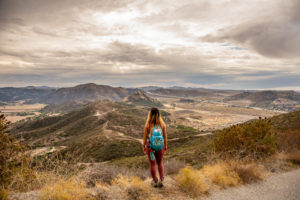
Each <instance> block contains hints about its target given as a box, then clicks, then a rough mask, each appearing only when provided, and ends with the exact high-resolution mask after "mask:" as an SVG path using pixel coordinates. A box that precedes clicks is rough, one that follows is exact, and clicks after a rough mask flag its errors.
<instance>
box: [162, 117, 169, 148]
mask: <svg viewBox="0 0 300 200" xmlns="http://www.w3.org/2000/svg"><path fill="white" fill-rule="evenodd" d="M162 131H163V136H164V148H165V151H167V144H168V137H167V127H166V124H165V123H164V125H163V127H162Z"/></svg>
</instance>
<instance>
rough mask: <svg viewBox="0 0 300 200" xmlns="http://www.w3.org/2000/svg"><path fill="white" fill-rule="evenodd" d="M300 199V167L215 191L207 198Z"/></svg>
mask: <svg viewBox="0 0 300 200" xmlns="http://www.w3.org/2000/svg"><path fill="white" fill-rule="evenodd" d="M260 199H261V200H298V199H300V169H297V170H293V171H290V172H286V173H281V174H276V175H272V176H270V177H268V178H266V179H265V180H264V181H262V182H260V183H257V184H251V185H243V186H240V187H235V188H229V189H227V190H222V191H217V192H213V193H212V195H211V196H209V197H207V198H205V200H260Z"/></svg>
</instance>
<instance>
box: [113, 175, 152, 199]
mask: <svg viewBox="0 0 300 200" xmlns="http://www.w3.org/2000/svg"><path fill="white" fill-rule="evenodd" d="M112 185H117V186H119V187H121V188H122V189H123V190H125V191H126V193H127V196H128V199H136V200H138V199H145V198H147V197H148V196H149V192H150V190H151V189H150V185H149V184H146V183H145V182H144V181H142V180H141V179H140V178H139V177H135V176H130V177H128V176H123V175H121V174H120V175H118V177H117V178H115V179H114V180H113V181H112Z"/></svg>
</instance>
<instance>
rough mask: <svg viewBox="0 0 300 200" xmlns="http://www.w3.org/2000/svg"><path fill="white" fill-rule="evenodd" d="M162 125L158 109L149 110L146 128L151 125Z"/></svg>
mask: <svg viewBox="0 0 300 200" xmlns="http://www.w3.org/2000/svg"><path fill="white" fill-rule="evenodd" d="M163 123H164V121H163V119H162V117H161V114H160V112H159V110H158V108H151V110H150V111H149V112H148V117H147V122H146V124H147V125H148V127H151V125H152V124H153V125H156V126H157V125H160V126H162V124H163Z"/></svg>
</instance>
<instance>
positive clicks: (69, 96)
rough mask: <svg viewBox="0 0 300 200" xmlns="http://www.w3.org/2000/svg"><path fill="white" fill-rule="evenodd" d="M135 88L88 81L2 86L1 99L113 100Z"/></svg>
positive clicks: (26, 101) (50, 100) (56, 101)
mask: <svg viewBox="0 0 300 200" xmlns="http://www.w3.org/2000/svg"><path fill="white" fill-rule="evenodd" d="M132 92H134V89H130V88H129V89H125V88H122V87H112V86H108V85H97V84H94V83H87V84H82V85H77V86H74V87H65V88H58V89H54V88H50V87H46V86H44V87H32V86H29V87H25V88H14V87H5V88H0V101H2V102H8V103H13V102H17V101H20V100H23V101H25V103H46V104H60V103H63V102H67V101H83V102H84V101H88V102H92V101H96V100H101V99H102V100H103V99H108V100H112V101H121V100H122V99H123V98H124V97H126V96H129V95H130V94H131V93H132Z"/></svg>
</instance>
